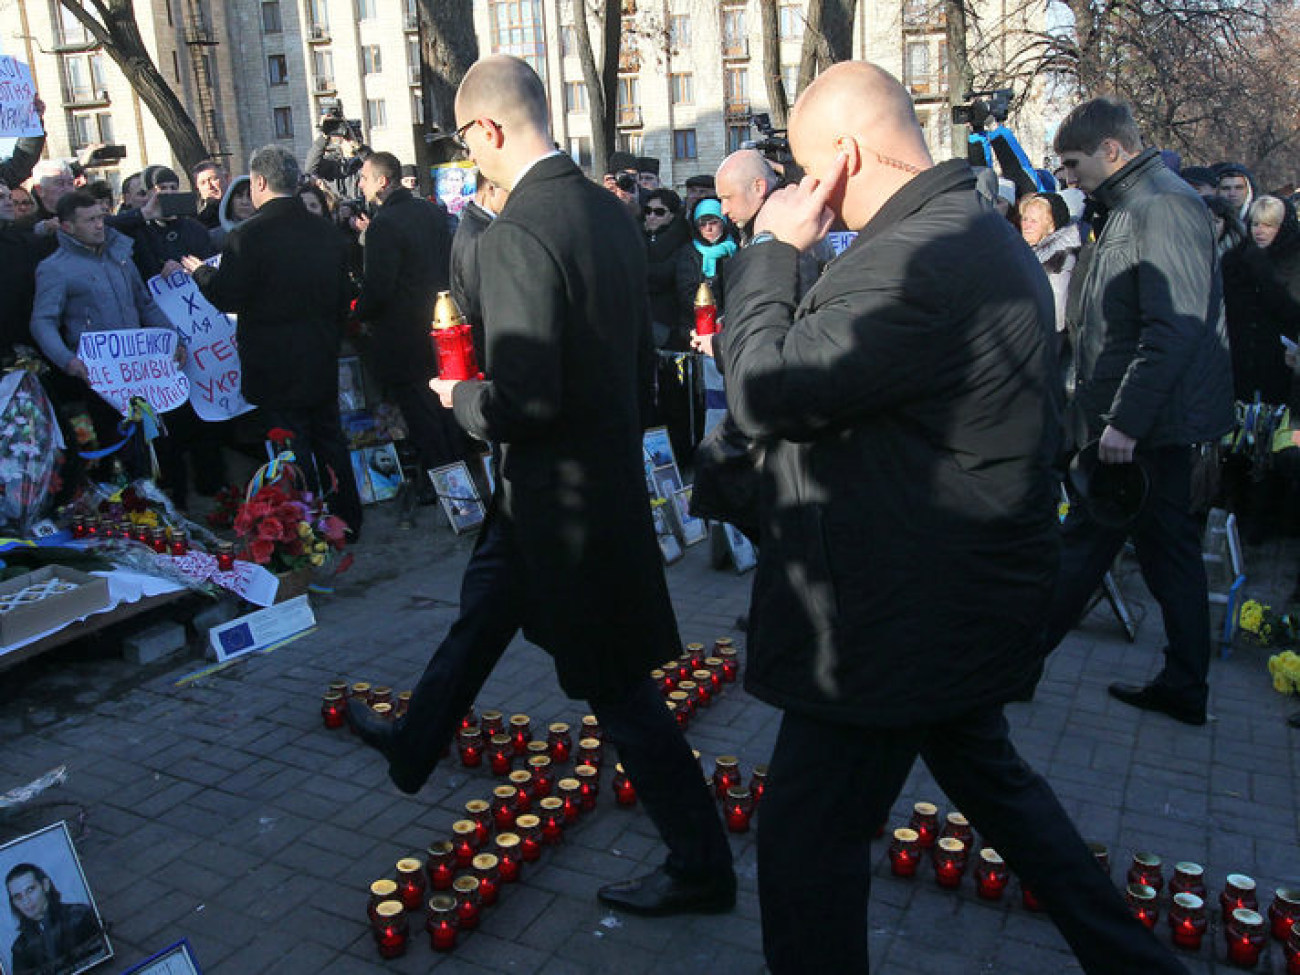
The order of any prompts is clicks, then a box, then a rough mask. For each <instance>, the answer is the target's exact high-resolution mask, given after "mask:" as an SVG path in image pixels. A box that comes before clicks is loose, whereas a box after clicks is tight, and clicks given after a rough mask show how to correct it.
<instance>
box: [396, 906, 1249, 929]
mask: <svg viewBox="0 0 1300 975" xmlns="http://www.w3.org/2000/svg"><path fill="white" fill-rule="evenodd" d="M381 906H382V905H381ZM1232 919H1233V920H1234V921H1236V922H1237V923H1238V924H1244V925H1245V926H1246V927H1248V928H1258V927H1261V926H1262V925H1263V924H1264V918H1263V917H1262V916H1261V915H1260V914H1259V912H1257V911H1252V910H1250V909H1249V908H1246V907H1239V908H1237V909H1236V910H1235V911H1233V912H1232Z"/></svg>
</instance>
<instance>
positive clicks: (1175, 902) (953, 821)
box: [889, 802, 1300, 975]
mask: <svg viewBox="0 0 1300 975" xmlns="http://www.w3.org/2000/svg"><path fill="white" fill-rule="evenodd" d="M974 841H975V834H974V831H973V830H972V829H971V826H970V823H969V822H968V821H967V819H966V817H965V816H963V815H962V814H961V813H959V812H951V813H948V815H947V816H946V817H945V818H944V821H943V824H942V826H941V825H940V822H939V810H938V807H936V806H935V805H934V803H930V802H918V803H916V804H915V805H914V806H913V807H912V819H911V822H910V823H909V824H908V825H907V826H905V827H902V828H899V829H896V830H894V834H893V839H892V841H891V843H890V846H889V866H890V872H891V873H893V874H894V875H895V876H897V877H913V876H915V875H916V872H917V869H918V868H919V867H920V865H921V862H922V859H923V857H924V855H925V853H926V852H927V851H928V852H929V853H930V855H931V858H932V861H933V866H934V874H935V881H936V883H938V885H939V886H941V887H947V888H956V887H959V886H961V881H962V877H963V876H964V875H965V873H966V871H967V869H968V866H969V857H968V851H969V850H972V849H974ZM1089 845H1090V846H1091V848H1092V851H1093V853H1094V855H1095V856H1096V858H1097V861H1098V862H1099V863H1100V864H1101V866H1102V868H1103V869H1104V870H1106V872H1107V873H1109V872H1110V852H1109V850H1107V848H1106V847H1105V846H1103V845H1101V844H1099V843H1093V844H1089ZM1010 877H1011V875H1010V871H1009V870H1008V869H1007V866H1006V863H1005V862H1004V861H1003V859H1002V857H1001V856H1000V855H999V854H998V853H997V851H996V850H994V849H993V848H991V847H987V846H986V847H983V848H981V849H980V851H979V858H978V862H977V863H976V864H975V886H976V891H977V893H978V894H979V896H980V897H981V898H984V899H985V900H1000V899H1001V898H1002V894H1003V891H1004V890H1005V889H1006V887H1007V884H1008V882H1009V881H1010ZM1125 879H1126V888H1125V900H1126V901H1127V903H1128V905H1129V909H1130V910H1131V911H1132V912H1133V915H1134V916H1135V917H1136V918H1137V919H1138V920H1139V921H1141V922H1142V923H1143V924H1145V925H1146V926H1147V927H1148V928H1152V929H1154V928H1155V927H1156V925H1157V923H1158V922H1159V920H1160V905H1159V896H1160V891H1161V890H1162V889H1163V888H1164V885H1165V878H1164V871H1163V864H1162V861H1161V859H1160V857H1158V856H1156V855H1154V854H1152V853H1136V854H1134V856H1133V863H1132V865H1131V866H1130V867H1129V870H1128V874H1127V876H1126V878H1125ZM1169 892H1170V895H1171V902H1170V906H1169V916H1168V924H1169V929H1170V935H1171V937H1172V940H1173V943H1174V944H1175V945H1176V946H1177V947H1179V948H1185V949H1187V950H1189V951H1198V950H1200V947H1201V940H1202V938H1203V937H1204V935H1205V931H1206V928H1207V927H1208V926H1209V919H1208V915H1207V911H1206V906H1205V903H1206V898H1207V897H1208V892H1207V889H1206V886H1205V870H1204V868H1203V867H1202V866H1201V865H1200V864H1197V863H1191V862H1188V861H1184V862H1180V863H1177V864H1175V865H1174V875H1173V877H1172V879H1171V880H1170V881H1169ZM1021 897H1022V901H1023V903H1024V906H1025V907H1026V908H1027V909H1029V910H1031V911H1039V910H1042V906H1041V904H1040V903H1039V901H1038V898H1037V897H1036V896H1035V895H1034V892H1033V891H1032V890H1031V889H1030V888H1029V887H1026V886H1024V885H1023V884H1022V885H1021ZM1219 908H1220V911H1221V912H1222V917H1223V920H1224V929H1223V930H1224V938H1225V940H1226V942H1227V958H1228V961H1229V962H1231V963H1232V964H1234V965H1237V966H1239V967H1243V968H1252V967H1254V966H1255V965H1256V964H1257V963H1258V961H1259V957H1260V955H1261V954H1262V952H1263V950H1264V947H1265V945H1266V944H1267V943H1268V935H1269V932H1270V930H1271V932H1272V935H1273V937H1274V938H1276V939H1277V940H1279V941H1281V942H1282V944H1283V948H1284V951H1285V954H1286V959H1287V975H1300V889H1294V888H1286V887H1283V888H1279V889H1278V890H1277V892H1276V894H1275V896H1274V898H1273V903H1272V904H1271V905H1270V906H1269V908H1268V919H1267V920H1265V918H1264V916H1263V915H1262V914H1261V912H1260V910H1259V901H1258V898H1257V897H1256V894H1255V881H1254V880H1252V879H1251V878H1250V877H1247V876H1246V875H1245V874H1235V873H1234V874H1228V876H1227V880H1226V882H1225V885H1224V888H1223V891H1222V893H1220V895H1219Z"/></svg>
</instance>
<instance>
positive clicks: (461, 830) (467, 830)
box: [451, 819, 478, 836]
mask: <svg viewBox="0 0 1300 975" xmlns="http://www.w3.org/2000/svg"><path fill="white" fill-rule="evenodd" d="M451 831H452V832H453V833H455V834H456V835H457V836H464V835H468V834H471V833H477V832H478V823H476V822H474V820H472V819H458V820H456V821H455V822H454V823H452V824H451Z"/></svg>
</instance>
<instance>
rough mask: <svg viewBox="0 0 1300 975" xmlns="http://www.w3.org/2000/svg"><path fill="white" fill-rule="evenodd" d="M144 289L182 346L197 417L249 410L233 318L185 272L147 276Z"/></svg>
mask: <svg viewBox="0 0 1300 975" xmlns="http://www.w3.org/2000/svg"><path fill="white" fill-rule="evenodd" d="M207 263H215V259H214V261H209V262H207ZM149 291H150V293H151V294H152V295H153V300H154V301H155V302H156V303H157V305H158V307H159V308H160V309H162V313H163V314H164V315H166V316H167V320H168V321H169V322H171V323H172V325H173V326H174V327H175V328H176V332H177V334H178V335H180V339H181V342H182V343H183V344H184V345H185V350H186V353H187V355H186V356H185V366H184V372H185V376H186V378H188V379H189V381H190V405H191V406H193V407H194V412H195V413H197V414H198V415H199V418H200V419H203V420H208V421H209V422H214V423H215V422H217V421H218V420H229V419H230V418H231V417H232V416H239V415H240V414H241V413H247V412H248V411H249V410H251V409H252V408H253V406H252V404H251V403H249V402H248V401H247V400H246V399H244V396H243V394H242V393H241V392H240V377H241V372H240V365H239V350H238V349H237V348H236V346H235V320H234V318H233V317H232V316H230V315H226V314H223V313H222V312H220V311H217V309H216V307H215V306H213V304H212V303H211V302H210V301H208V299H207V298H205V297H203V293H202V292H201V291H199V286H198V285H197V284H195V283H194V279H193V278H192V277H190V276H189V275H188V274H186V273H185V272H184V271H174V272H173V273H171V274H170V275H168V276H166V277H163V276H162V275H158V276H156V277H152V278H150V279H149Z"/></svg>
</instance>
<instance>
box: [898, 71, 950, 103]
mask: <svg viewBox="0 0 1300 975" xmlns="http://www.w3.org/2000/svg"><path fill="white" fill-rule="evenodd" d="M906 85H907V90H908V91H910V92H911V93H912V95H914V96H915V97H916V98H919V99H921V100H922V101H925V100H928V99H932V98H933V99H937V98H947V97H948V76H947V75H946V74H943V73H940V72H933V73H931V74H919V75H915V76H913V77H910V78H908V79H907V81H906Z"/></svg>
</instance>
